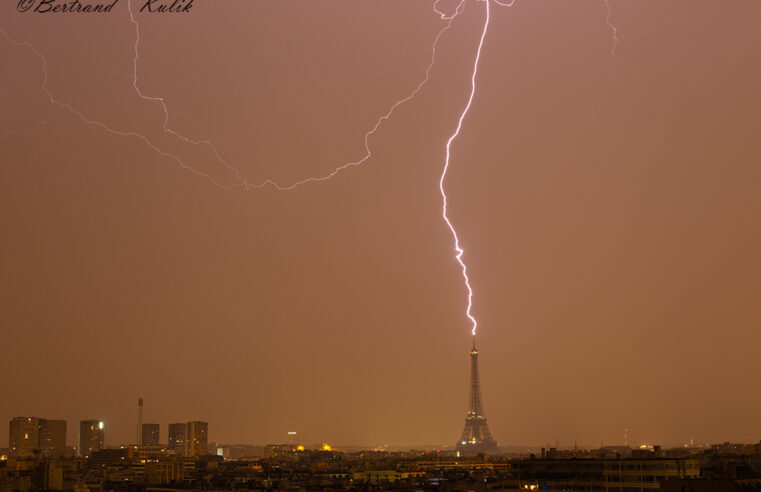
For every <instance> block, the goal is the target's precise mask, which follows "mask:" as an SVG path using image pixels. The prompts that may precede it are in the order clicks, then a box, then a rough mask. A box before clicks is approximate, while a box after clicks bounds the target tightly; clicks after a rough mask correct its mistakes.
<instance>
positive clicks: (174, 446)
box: [169, 423, 187, 456]
mask: <svg viewBox="0 0 761 492" xmlns="http://www.w3.org/2000/svg"><path fill="white" fill-rule="evenodd" d="M186 440H187V424H185V423H182V424H169V450H170V451H174V452H175V453H177V454H180V455H182V456H185V441H186Z"/></svg>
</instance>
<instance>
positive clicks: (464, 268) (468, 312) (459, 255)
mask: <svg viewBox="0 0 761 492" xmlns="http://www.w3.org/2000/svg"><path fill="white" fill-rule="evenodd" d="M479 1H483V2H484V5H485V6H486V16H485V18H484V25H483V28H482V30H481V37H480V38H479V40H478V49H476V56H475V60H474V61H473V71H472V72H471V76H470V94H469V95H468V100H467V103H466V104H465V107H464V108H463V110H462V112H461V113H460V117H459V118H458V120H457V127H456V128H455V130H454V132H453V133H452V134H451V135H450V136H449V139H448V140H447V145H446V157H445V159H444V169H443V170H442V171H441V178H440V179H439V191H440V192H441V202H442V207H441V217H442V218H443V219H444V222H445V223H446V225H447V227H448V228H449V231H450V232H451V233H452V239H453V240H454V251H455V259H456V260H457V263H458V264H459V265H460V271H461V272H462V278H463V281H464V283H465V289H466V290H467V292H468V303H467V308H466V309H465V316H466V317H467V318H468V320H469V321H470V325H471V330H470V332H471V334H472V335H473V336H476V331H477V330H478V320H476V317H475V316H474V315H473V312H472V310H473V287H472V286H471V285H470V278H469V277H468V265H467V264H466V263H465V260H464V259H463V255H464V254H465V250H464V249H463V248H462V246H461V245H460V238H459V237H458V236H457V230H456V229H455V227H454V225H453V224H452V221H451V220H450V218H449V215H448V214H447V210H448V209H447V207H448V203H447V193H446V190H445V187H444V182H445V181H446V178H447V172H448V171H449V166H450V164H451V161H452V143H453V142H454V141H455V139H456V138H457V137H458V136H459V135H460V130H462V124H463V121H464V120H465V117H466V116H467V115H468V113H469V112H470V108H471V106H472V105H473V98H474V97H475V95H476V78H477V77H478V66H479V63H480V61H481V51H482V50H483V47H484V42H485V41H486V33H487V32H488V31H489V21H490V19H491V7H490V2H491V1H494V3H495V4H497V5H500V6H502V7H512V6H513V4H514V3H515V0H511V1H510V2H502V1H500V0H479Z"/></svg>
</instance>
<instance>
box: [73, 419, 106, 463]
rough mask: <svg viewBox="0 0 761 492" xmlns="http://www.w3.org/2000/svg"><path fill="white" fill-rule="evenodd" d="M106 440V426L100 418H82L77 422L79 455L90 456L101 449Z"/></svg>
mask: <svg viewBox="0 0 761 492" xmlns="http://www.w3.org/2000/svg"><path fill="white" fill-rule="evenodd" d="M105 440H106V426H105V424H104V423H103V421H102V420H82V421H80V422H79V456H84V457H86V456H90V455H91V454H92V453H94V452H96V451H100V450H101V449H103V446H104V442H105Z"/></svg>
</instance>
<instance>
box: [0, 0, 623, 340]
mask: <svg viewBox="0 0 761 492" xmlns="http://www.w3.org/2000/svg"><path fill="white" fill-rule="evenodd" d="M440 1H441V0H436V1H435V2H434V4H433V11H434V12H435V13H436V14H437V15H438V16H439V17H440V19H442V20H445V21H446V23H445V24H444V26H443V27H442V28H441V29H440V30H439V31H438V33H437V34H436V36H435V38H434V40H433V43H432V45H431V58H430V61H429V64H428V66H427V67H426V70H425V74H424V77H423V78H422V80H420V82H418V84H417V85H416V86H415V87H414V88H413V90H412V91H411V92H409V93H408V94H407V95H406V96H405V97H403V98H402V99H399V100H397V101H395V102H394V103H393V104H392V105H391V106H390V108H389V109H388V110H387V111H386V112H385V113H384V114H382V115H381V116H380V117H378V119H377V120H376V122H375V125H374V126H372V127H371V128H370V129H369V130H367V131H366V132H365V134H364V138H363V142H364V149H365V154H364V155H363V156H362V157H361V158H360V159H358V160H355V161H350V162H346V163H344V164H342V165H340V166H337V167H335V168H334V169H333V170H332V171H330V172H329V173H327V174H325V175H322V176H317V177H309V178H305V179H303V180H300V181H297V182H295V183H293V184H290V185H280V184H278V183H277V182H276V181H274V180H272V179H267V180H265V181H263V182H262V183H260V184H252V183H249V182H248V181H247V180H246V179H245V178H244V177H242V176H241V174H240V173H239V172H238V170H237V169H236V168H235V167H233V166H232V165H230V163H229V162H227V161H226V160H225V159H224V158H223V157H222V152H223V151H225V149H220V148H219V147H217V146H216V145H215V144H214V143H213V142H212V141H211V140H195V139H192V138H189V137H187V136H185V135H183V134H181V133H179V132H178V131H176V130H174V129H172V128H171V127H170V126H169V117H170V113H171V111H170V110H169V108H168V106H167V104H166V102H165V101H164V99H163V98H162V97H158V96H150V95H147V94H145V93H144V92H143V91H142V89H141V88H140V84H139V80H138V63H139V56H140V42H141V36H140V24H139V23H138V22H137V20H136V19H135V16H134V13H133V11H132V2H131V0H128V1H127V9H128V12H129V17H130V21H131V22H132V24H133V25H134V26H135V43H134V54H133V57H132V74H131V76H130V78H131V80H132V87H133V89H134V90H135V93H136V94H137V96H138V97H139V98H140V99H142V100H144V101H147V102H151V103H155V104H156V105H158V106H159V108H160V109H161V111H162V112H163V131H164V133H166V134H169V135H172V136H173V137H175V138H177V139H179V140H181V141H183V142H185V143H187V144H190V145H194V146H205V147H207V148H208V149H209V150H210V151H211V152H212V153H213V154H214V156H215V158H216V160H217V161H218V162H219V163H221V164H222V165H223V166H225V167H226V168H227V169H228V170H230V171H231V172H232V173H233V174H234V175H235V177H236V180H237V181H236V182H235V183H233V184H224V183H221V182H219V181H218V180H216V179H215V178H214V177H212V176H211V175H209V174H206V173H203V172H201V171H199V170H197V169H195V168H193V167H191V166H189V165H187V164H185V162H184V161H183V160H182V158H180V157H179V156H178V155H176V154H174V153H172V152H168V151H165V150H162V149H161V148H160V147H158V146H157V145H156V144H154V143H153V142H152V141H151V140H150V139H149V138H148V137H147V136H146V135H144V134H142V133H139V132H135V131H122V130H117V129H115V128H113V127H111V126H109V125H108V124H106V123H104V122H101V121H97V120H93V119H90V118H88V117H87V116H86V115H85V114H83V113H82V112H80V111H79V110H77V109H76V108H74V107H73V106H72V105H70V104H68V103H66V102H64V101H61V100H59V99H57V98H56V97H55V96H54V95H53V93H52V92H51V91H50V89H49V88H48V68H47V67H48V65H47V59H46V58H45V56H44V55H43V54H42V52H41V51H39V50H38V49H37V48H36V47H34V46H33V45H32V44H31V43H28V42H25V41H17V40H15V39H13V38H11V37H10V35H9V34H8V33H7V32H6V31H5V30H4V29H3V28H2V27H0V33H2V34H3V36H4V37H5V38H6V39H7V40H8V41H9V42H11V43H12V44H14V45H16V46H22V47H26V48H28V49H30V50H31V51H32V52H33V53H34V54H35V55H36V56H37V57H38V58H39V59H40V61H41V64H42V70H43V75H44V76H43V81H42V89H43V91H44V92H45V94H46V95H47V96H48V98H49V100H50V103H51V104H53V105H56V106H59V107H62V108H64V109H66V110H67V111H68V112H70V113H71V114H73V115H75V116H77V117H78V118H79V119H80V120H82V121H83V122H84V123H86V124H88V125H93V126H97V127H99V128H101V129H102V130H104V131H106V132H108V133H110V134H112V135H115V136H120V137H133V138H136V139H138V140H140V141H142V142H143V143H144V144H145V145H146V146H147V147H148V148H149V149H151V150H153V151H154V152H156V153H157V154H159V155H161V156H164V157H167V158H169V159H171V160H174V161H175V162H176V163H177V164H178V165H179V166H180V167H182V168H183V169H186V170H189V171H191V172H193V173H195V174H196V175H199V176H201V177H204V178H206V179H208V180H209V181H210V182H212V183H213V184H214V185H215V186H218V187H220V188H223V189H234V188H240V189H245V190H250V189H259V188H263V187H265V186H272V187H273V188H275V189H277V190H281V191H288V190H293V189H295V188H297V187H299V186H302V185H304V184H307V183H319V182H323V181H327V180H329V179H331V178H333V177H334V176H336V175H337V174H339V173H340V172H341V171H343V170H346V169H348V168H350V167H355V166H359V165H361V164H363V163H365V162H366V161H367V160H368V159H370V157H371V156H372V150H371V148H370V137H372V135H374V134H375V133H376V132H377V131H378V129H379V128H380V126H381V125H382V123H383V122H384V121H386V120H388V119H389V118H390V117H391V116H392V115H393V113H394V112H395V111H396V109H397V108H398V107H399V106H401V105H403V104H405V103H406V102H408V101H410V100H412V99H413V98H414V97H415V96H417V94H419V93H420V91H421V90H422V89H423V87H424V86H425V84H426V83H427V82H428V80H429V79H430V74H431V70H432V69H433V67H434V65H435V63H436V56H437V47H438V44H439V41H440V39H441V37H442V36H443V35H444V33H445V32H446V31H447V30H449V28H450V27H451V26H452V23H453V21H454V20H455V19H456V18H457V17H458V16H459V15H460V14H461V13H462V10H463V6H464V4H465V3H466V1H467V0H460V2H459V3H458V5H457V7H456V8H455V10H454V12H453V13H451V14H447V13H445V12H444V11H442V10H441V9H439V7H438V5H439V3H440ZM478 1H480V2H483V3H484V6H485V17H484V23H483V27H482V30H481V34H480V37H479V41H478V46H477V49H476V53H475V59H474V61H473V69H472V72H471V78H470V82H471V83H470V92H469V95H468V98H467V102H466V104H465V106H464V108H463V109H462V111H461V112H460V114H459V117H458V119H457V125H456V128H455V129H454V131H453V133H452V134H451V135H450V136H449V138H448V139H447V142H446V146H445V149H446V158H445V160H444V166H443V169H442V172H441V176H440V179H439V191H440V193H441V199H442V214H441V216H442V218H443V220H444V222H445V223H446V225H447V227H448V228H449V231H450V232H451V234H452V239H453V242H454V251H455V259H456V261H457V263H458V264H459V267H460V270H461V272H462V277H463V281H464V284H465V287H466V290H467V308H466V311H465V314H466V317H467V318H468V320H469V321H470V323H471V333H472V334H473V335H474V336H475V334H476V331H477V328H478V321H477V320H476V318H475V316H474V315H473V313H472V308H473V288H472V286H471V283H470V278H469V277H468V267H467V264H466V263H465V260H464V259H463V255H464V253H465V250H464V249H463V248H462V246H461V243H460V239H459V237H458V235H457V230H456V229H455V227H454V225H453V223H452V221H451V219H450V218H449V215H448V201H447V194H446V188H445V181H446V178H447V173H448V171H449V168H450V165H451V150H452V144H453V143H454V141H455V140H456V139H457V137H458V136H459V135H460V132H461V130H462V127H463V123H464V121H465V118H466V117H467V115H468V113H469V112H470V109H471V107H472V104H473V99H474V98H475V94H476V80H477V76H478V68H479V64H480V60H481V53H482V51H483V47H484V43H485V40H486V35H487V32H488V29H489V24H490V20H491V2H494V4H495V5H499V6H502V7H512V6H513V4H514V3H515V0H511V1H504V0H478ZM604 1H605V4H606V5H607V0H604ZM609 17H610V10H609V16H608V19H609ZM613 29H614V39H616V41H617V38H616V37H615V32H616V31H615V28H613ZM614 49H615V45H614Z"/></svg>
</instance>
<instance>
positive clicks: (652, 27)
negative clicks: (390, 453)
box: [0, 0, 761, 446]
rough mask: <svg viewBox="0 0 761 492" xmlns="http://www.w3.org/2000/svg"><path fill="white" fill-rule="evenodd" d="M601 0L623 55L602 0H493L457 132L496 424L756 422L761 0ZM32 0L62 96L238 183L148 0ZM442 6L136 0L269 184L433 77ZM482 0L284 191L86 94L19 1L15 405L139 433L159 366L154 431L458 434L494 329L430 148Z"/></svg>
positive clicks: (8, 278)
mask: <svg viewBox="0 0 761 492" xmlns="http://www.w3.org/2000/svg"><path fill="white" fill-rule="evenodd" d="M133 2H134V6H135V8H137V7H138V6H139V5H140V1H139V0H133ZM609 2H610V6H611V12H612V13H611V22H612V23H613V24H614V25H615V26H616V28H617V30H618V38H619V42H618V44H617V46H616V50H615V56H611V47H612V41H613V40H612V36H611V30H610V28H609V27H608V25H607V23H606V15H607V10H606V7H605V4H604V3H603V1H602V0H599V1H598V0H584V1H581V0H579V1H572V2H569V1H563V0H518V2H517V3H516V5H515V6H514V7H512V8H496V7H495V8H494V10H493V13H492V14H493V15H492V24H491V27H490V30H489V33H488V36H487V39H486V44H485V47H484V51H483V55H482V60H481V66H480V72H479V78H478V91H477V93H476V97H475V99H474V102H473V106H472V109H471V112H470V113H469V115H468V117H467V118H466V120H465V122H464V127H463V131H462V133H461V135H460V138H458V140H456V141H455V143H454V145H453V147H452V149H453V153H452V168H451V171H450V174H449V178H448V180H447V190H448V194H449V200H450V217H451V218H452V220H453V221H454V224H455V226H456V227H457V229H458V233H459V235H460V238H461V241H462V244H463V246H464V248H465V256H464V258H465V260H466V261H467V263H468V266H469V273H470V276H471V281H472V285H473V288H474V291H475V299H474V310H473V312H474V314H475V315H476V316H477V317H478V319H479V323H480V326H481V331H480V334H479V349H480V351H481V372H482V386H483V393H484V403H485V408H486V413H487V417H488V418H489V425H490V427H491V430H492V434H493V435H494V436H495V438H496V439H497V440H498V441H499V442H500V444H504V445H510V444H519V445H522V444H525V445H545V444H546V443H548V442H549V443H551V444H553V445H554V443H555V441H556V440H557V441H558V442H559V444H560V445H561V446H564V445H565V446H571V445H573V442H574V441H578V442H579V444H583V445H590V446H591V445H598V444H599V443H600V441H603V442H604V443H607V444H615V443H622V442H623V429H624V428H630V429H633V430H632V435H633V441H635V442H636V443H639V442H649V443H653V442H660V443H664V444H666V443H681V442H686V441H687V440H688V439H689V438H691V437H694V438H695V439H696V440H697V441H698V442H703V441H720V440H721V441H724V440H731V441H744V440H745V439H746V436H747V439H749V440H751V441H754V442H757V441H758V440H759V439H761V428H760V427H759V417H758V416H759V415H761V396H759V392H758V391H757V388H758V387H759V386H761V373H759V371H758V363H757V360H758V353H759V350H760V349H761V335H759V326H761V307H760V306H759V302H758V298H759V293H760V292H761V256H759V254H758V252H759V251H761V230H760V229H759V225H758V224H759V220H760V219H761V197H760V196H759V189H760V186H761V166H759V162H761V144H760V142H761V140H759V138H758V135H759V131H761V123H760V122H759V118H758V115H759V114H760V111H761V98H759V97H758V87H759V86H761V51H759V50H758V48H757V47H758V46H760V45H761V31H759V29H758V28H757V19H758V18H759V15H761V4H759V3H758V2H754V1H749V0H743V1H740V0H733V1H731V2H722V3H721V5H719V4H717V3H716V2H708V1H704V0H637V1H635V0H609ZM15 3H16V2H4V3H3V4H2V5H0V27H2V29H4V30H5V31H6V32H7V33H8V35H10V36H11V37H12V38H13V39H15V40H17V41H23V42H29V43H31V44H32V45H33V46H35V47H36V48H37V49H38V50H39V51H40V52H41V53H42V54H43V55H44V56H45V58H46V60H47V68H48V84H47V87H48V89H49V90H50V92H51V93H52V94H53V95H54V97H55V98H56V99H58V100H60V101H64V102H65V103H66V104H69V105H70V106H71V107H72V108H74V109H75V110H76V111H79V112H81V113H82V114H83V115H86V117H87V118H89V119H91V120H93V121H96V120H97V121H100V122H103V123H104V124H106V125H108V126H109V127H110V128H112V129H116V130H118V131H121V132H140V133H141V134H142V135H145V136H147V138H149V139H150V141H151V142H153V143H154V144H155V145H156V146H158V147H160V148H161V149H162V150H163V151H165V152H172V153H174V154H176V155H178V156H179V157H180V158H181V159H182V160H183V162H185V163H186V164H187V165H188V166H190V167H192V168H194V169H197V170H201V171H202V172H204V173H207V174H209V175H210V176H212V177H213V178H214V179H215V180H217V181H218V182H220V183H223V184H231V183H234V182H235V176H234V174H233V173H232V172H231V171H230V170H229V169H227V168H225V167H224V166H222V165H221V164H220V163H219V162H217V161H216V160H215V159H214V156H213V154H212V153H211V152H210V151H209V149H208V148H206V147H204V146H203V145H192V144H189V143H186V142H183V141H182V140H180V139H178V138H175V137H173V136H172V135H170V134H167V133H166V132H163V130H162V124H163V113H162V110H161V108H160V106H159V105H158V104H157V103H156V102H151V101H147V100H141V99H140V98H139V97H138V95H137V94H136V93H135V90H134V88H133V87H132V81H131V78H130V77H131V73H132V58H133V54H134V52H133V49H134V42H135V28H134V25H133V24H132V23H131V22H130V18H129V15H128V13H127V2H126V0H120V1H119V2H118V4H117V5H116V6H115V8H114V11H113V12H112V13H110V14H101V15H84V14H70V15H68V14H45V15H40V14H34V13H31V12H27V13H20V12H17V11H16V8H15V7H16V6H15ZM431 5H432V2H431V1H429V0H386V1H378V0H375V1H365V0H362V1H359V0H317V1H312V2H303V1H295V0H277V1H275V0H249V1H245V0H228V1H226V2H212V1H210V0H195V5H194V7H193V11H192V13H190V14H187V15H184V14H177V15H156V14H140V15H136V19H137V21H138V22H139V24H140V32H141V41H140V57H139V59H138V74H139V75H138V81H139V87H140V88H141V90H142V91H143V93H144V94H146V95H149V96H160V97H163V98H164V100H165V101H166V104H167V106H168V107H169V109H170V110H171V111H172V112H171V114H170V119H169V126H170V127H171V128H172V129H175V130H176V131H178V132H181V133H182V134H183V135H187V136H189V137H190V138H192V139H211V140H213V141H214V142H215V143H216V144H217V145H218V146H219V147H220V148H223V149H234V150H235V151H236V152H229V151H226V152H225V154H224V155H225V157H226V158H227V159H228V160H229V162H230V163H231V164H232V165H233V166H235V168H236V169H238V170H239V172H240V174H241V175H242V176H244V177H245V178H246V179H247V180H250V181H251V182H261V181H263V180H265V179H274V180H276V181H278V182H279V183H283V184H289V183H293V182H295V181H298V180H300V179H304V178H306V177H309V176H321V175H324V174H326V173H328V172H330V170H332V169H334V168H335V167H336V166H338V165H340V164H342V163H344V162H347V161H351V160H354V159H357V158H360V157H361V156H362V155H363V152H364V149H363V146H362V136H363V134H364V132H365V131H366V130H367V129H369V128H371V127H372V125H373V124H374V123H375V121H376V120H377V118H378V117H379V116H380V115H381V114H383V113H384V112H385V111H386V110H387V109H388V107H389V106H390V105H391V104H392V103H393V102H394V101H395V100H398V99H399V98H402V97H404V96H405V95H407V94H408V93H409V91H410V90H411V89H412V88H414V87H415V85H416V84H417V83H418V82H419V81H420V80H421V78H422V77H423V75H424V71H425V68H426V66H427V64H428V61H429V59H430V51H429V50H430V47H431V42H432V41H433V38H434V36H435V35H436V33H437V32H438V31H439V29H441V28H442V27H443V25H444V24H443V22H444V21H442V20H440V19H439V18H438V17H437V16H436V15H435V14H434V13H433V12H432V10H431ZM441 5H442V7H447V8H451V7H452V6H453V5H454V3H453V2H451V1H449V2H446V1H445V2H442V3H441ZM483 13H484V4H483V3H482V2H476V1H475V0H468V1H467V3H466V8H465V11H464V13H463V14H462V15H461V16H460V17H458V18H457V19H456V20H455V22H454V24H453V25H452V28H451V29H450V30H449V31H447V32H446V33H445V35H444V36H443V37H442V39H441V42H440V45H439V51H438V61H437V64H436V65H435V67H434V68H433V70H432V71H431V78H430V80H429V82H428V84H427V85H426V86H425V87H424V89H423V91H422V92H421V93H420V94H419V95H418V97H416V98H415V99H414V100H412V101H410V102H409V103H406V104H405V105H404V106H402V107H400V108H399V109H398V110H397V111H396V112H395V113H394V115H393V117H392V118H391V119H389V120H388V121H386V122H385V123H384V124H383V125H382V126H381V128H380V129H379V131H378V132H377V133H376V134H375V135H374V136H373V137H371V139H370V145H371V147H372V149H373V157H372V158H371V159H369V160H368V161H367V162H366V163H365V164H364V165H363V166H360V167H357V168H353V169H351V170H348V171H346V172H344V173H341V174H339V175H338V176H336V177H335V178H334V179H332V180H331V181H329V182H326V183H322V184H311V185H307V186H304V187H302V188H299V189H297V190H295V191H291V192H278V191H275V190H273V189H272V188H266V189H263V190H258V191H256V190H252V191H241V190H223V189H220V188H218V187H216V186H214V184H213V183H212V182H211V181H209V180H206V179H204V178H201V177H199V176H198V175H196V174H194V173H192V172H190V171H188V170H186V169H182V168H181V167H180V166H178V165H177V163H176V162H174V161H173V160H172V159H169V158H167V157H164V156H162V155H160V154H158V153H156V152H155V151H153V150H152V149H150V148H149V147H147V146H146V145H145V143H144V142H143V141H142V140H140V139H138V138H135V137H120V136H115V135H112V134H109V133H107V132H106V131H104V130H103V129H102V128H100V127H98V126H95V125H87V124H85V123H83V122H82V120H81V119H79V118H78V117H77V116H75V115H74V114H72V113H71V112H70V111H67V110H66V109H64V108H62V107H61V106H56V105H52V104H50V101H49V99H48V98H47V96H46V95H45V92H44V90H43V88H42V82H43V72H42V64H41V61H40V59H39V58H38V57H36V56H35V54H34V52H33V51H32V50H30V49H28V48H27V47H24V46H18V45H14V44H12V43H10V42H9V41H8V40H7V39H6V38H5V37H4V36H3V35H2V34H1V33H0V230H2V231H3V233H2V242H0V274H1V275H0V278H2V282H0V327H2V328H1V329H2V337H1V338H2V349H3V355H2V357H0V374H3V376H4V377H3V382H4V384H3V392H2V394H3V396H2V398H1V399H0V421H4V420H8V419H10V418H11V417H13V416H16V415H36V416H40V417H48V418H66V419H68V420H69V435H70V440H71V441H73V439H74V436H75V435H76V426H75V422H76V421H78V420H80V419H85V418H103V419H105V420H106V422H107V426H108V429H109V430H108V432H107V442H108V443H109V444H119V443H122V442H128V441H131V440H133V439H134V437H133V436H134V424H135V418H136V413H137V412H136V410H137V409H136V402H137V399H138V397H143V398H144V399H145V416H146V420H148V421H155V422H160V423H161V424H162V429H161V432H162V441H165V440H166V424H167V423H169V422H174V421H185V420H191V419H199V420H208V421H209V437H210V440H212V441H221V442H228V443H229V442H249V443H265V442H277V441H283V440H284V439H285V437H286V431H287V430H289V427H290V422H291V421H295V422H296V428H297V430H298V431H299V432H300V434H301V435H302V436H303V439H304V441H305V442H308V443H312V442H318V441H328V442H332V443H344V444H354V443H356V444H365V445H378V444H386V443H388V444H392V445H403V444H421V443H435V444H451V443H453V442H454V441H455V440H456V439H457V437H458V436H459V433H460V431H461V430H462V424H463V418H464V416H465V410H466V404H467V397H468V394H467V391H468V388H467V384H468V356H467V350H468V349H469V344H470V340H469V332H468V330H469V326H468V323H467V320H466V319H465V318H464V308H465V290H464V287H463V284H462V280H461V277H460V272H459V270H458V268H457V265H456V263H455V262H454V259H453V251H452V243H451V236H450V235H449V232H448V230H447V229H446V226H445V224H444V223H443V222H442V220H441V215H440V214H441V202H440V196H439V190H438V179H439V175H440V173H441V168H442V165H443V157H444V144H445V141H446V139H447V137H448V136H449V135H450V134H451V132H452V131H453V129H454V126H455V124H456V121H457V117H458V115H459V112H460V111H461V109H462V107H463V104H464V102H465V101H466V99H467V95H468V90H469V82H470V81H469V77H470V69H471V67H472V61H473V55H474V53H475V48H476V45H477V42H478V36H479V34H480V29H481V26H482V23H483ZM43 122H45V124H44V125H42V126H40V127H39V129H37V130H35V128H36V127H37V125H39V124H40V123H43ZM19 133H20V134H19ZM2 442H3V441H2V440H0V443H2Z"/></svg>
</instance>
